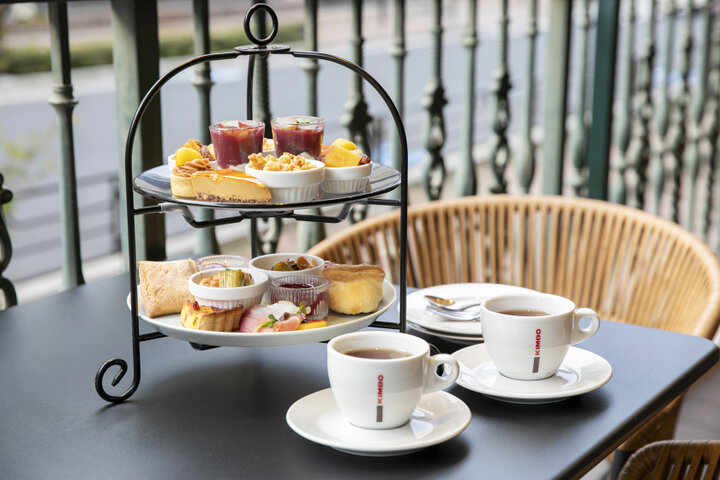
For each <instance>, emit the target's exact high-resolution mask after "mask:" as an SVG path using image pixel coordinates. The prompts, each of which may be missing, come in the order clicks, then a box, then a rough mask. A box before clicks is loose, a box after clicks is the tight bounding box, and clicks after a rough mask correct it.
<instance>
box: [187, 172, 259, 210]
mask: <svg viewBox="0 0 720 480" xmlns="http://www.w3.org/2000/svg"><path fill="white" fill-rule="evenodd" d="M191 181H192V188H193V191H194V193H195V196H196V197H197V198H198V200H203V201H207V202H227V203H267V202H269V201H270V199H271V198H272V196H271V195H270V190H268V188H267V187H266V186H265V184H264V183H263V182H261V181H260V180H259V179H257V178H255V177H252V176H250V175H247V174H246V173H245V172H241V171H239V170H231V169H223V170H208V171H199V172H195V173H194V174H193V175H192V177H191Z"/></svg>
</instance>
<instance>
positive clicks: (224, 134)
mask: <svg viewBox="0 0 720 480" xmlns="http://www.w3.org/2000/svg"><path fill="white" fill-rule="evenodd" d="M209 128H210V136H211V137H212V143H213V148H214V149H215V158H216V159H217V162H218V166H219V167H220V168H231V167H234V166H237V165H241V164H244V163H248V155H251V154H253V153H261V152H262V144H263V136H264V135H265V124H264V123H263V122H256V121H254V120H228V121H224V122H218V123H213V124H212V125H210V127H209Z"/></svg>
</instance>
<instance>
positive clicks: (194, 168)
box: [170, 158, 211, 197]
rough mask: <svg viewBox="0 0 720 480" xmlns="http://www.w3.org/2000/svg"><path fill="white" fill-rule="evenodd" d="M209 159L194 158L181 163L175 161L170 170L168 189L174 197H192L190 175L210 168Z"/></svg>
mask: <svg viewBox="0 0 720 480" xmlns="http://www.w3.org/2000/svg"><path fill="white" fill-rule="evenodd" d="M210 169H211V167H210V161H209V160H207V159H205V158H196V159H194V160H190V161H188V162H185V163H183V164H179V163H176V164H175V166H174V167H173V169H172V171H171V172H170V190H171V191H172V194H173V196H175V197H194V196H195V190H193V186H192V180H191V177H192V175H193V173H195V172H202V171H207V170H210Z"/></svg>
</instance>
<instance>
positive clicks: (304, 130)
mask: <svg viewBox="0 0 720 480" xmlns="http://www.w3.org/2000/svg"><path fill="white" fill-rule="evenodd" d="M270 125H271V126H272V135H273V140H274V141H275V156H277V157H279V156H281V155H282V154H283V153H291V154H293V155H304V156H308V157H310V158H315V159H316V158H318V157H319V156H320V153H321V150H322V140H323V133H325V119H323V118H320V117H309V116H299V115H293V116H288V117H277V118H273V119H272V120H271V121H270Z"/></svg>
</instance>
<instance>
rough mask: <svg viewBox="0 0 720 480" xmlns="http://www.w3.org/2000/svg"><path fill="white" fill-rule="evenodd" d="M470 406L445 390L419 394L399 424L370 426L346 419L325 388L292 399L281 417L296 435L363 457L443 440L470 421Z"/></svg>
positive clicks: (400, 452) (407, 450)
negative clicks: (409, 413) (387, 427)
mask: <svg viewBox="0 0 720 480" xmlns="http://www.w3.org/2000/svg"><path fill="white" fill-rule="evenodd" d="M470 417H471V415H470V409H469V408H468V406H467V405H465V403H464V402H463V401H462V400H460V399H459V398H457V397H455V396H453V395H451V394H449V393H447V392H443V391H440V392H434V393H430V394H427V395H425V396H423V398H422V400H420V404H419V405H418V406H417V408H416V409H415V411H414V412H413V414H412V417H411V418H410V421H409V422H408V423H407V424H405V425H404V426H402V427H399V428H393V429H390V430H370V429H367V428H360V427H356V426H354V425H351V424H350V423H348V422H347V421H346V420H345V419H344V418H343V416H342V414H341V413H340V410H339V409H338V406H337V403H335V397H333V394H332V390H331V389H329V388H327V389H325V390H320V391H319V392H315V393H312V394H310V395H308V396H306V397H303V398H301V399H300V400H298V401H297V402H295V403H294V404H293V405H292V406H291V407H290V408H289V409H288V411H287V415H286V417H285V419H286V420H287V423H288V425H289V426H290V428H292V429H293V430H294V431H295V432H296V433H297V434H298V435H300V436H301V437H304V438H306V439H308V440H310V441H312V442H315V443H319V444H321V445H326V446H328V447H332V448H334V449H336V450H339V451H341V452H345V453H350V454H353V455H363V456H367V457H386V456H392V455H404V454H407V453H411V452H415V451H417V450H421V449H423V448H426V447H429V446H431V445H436V444H438V443H442V442H445V441H447V440H450V439H451V438H453V437H455V436H456V435H458V434H459V433H460V432H462V431H463V430H465V428H466V427H467V426H468V424H469V423H470Z"/></svg>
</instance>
